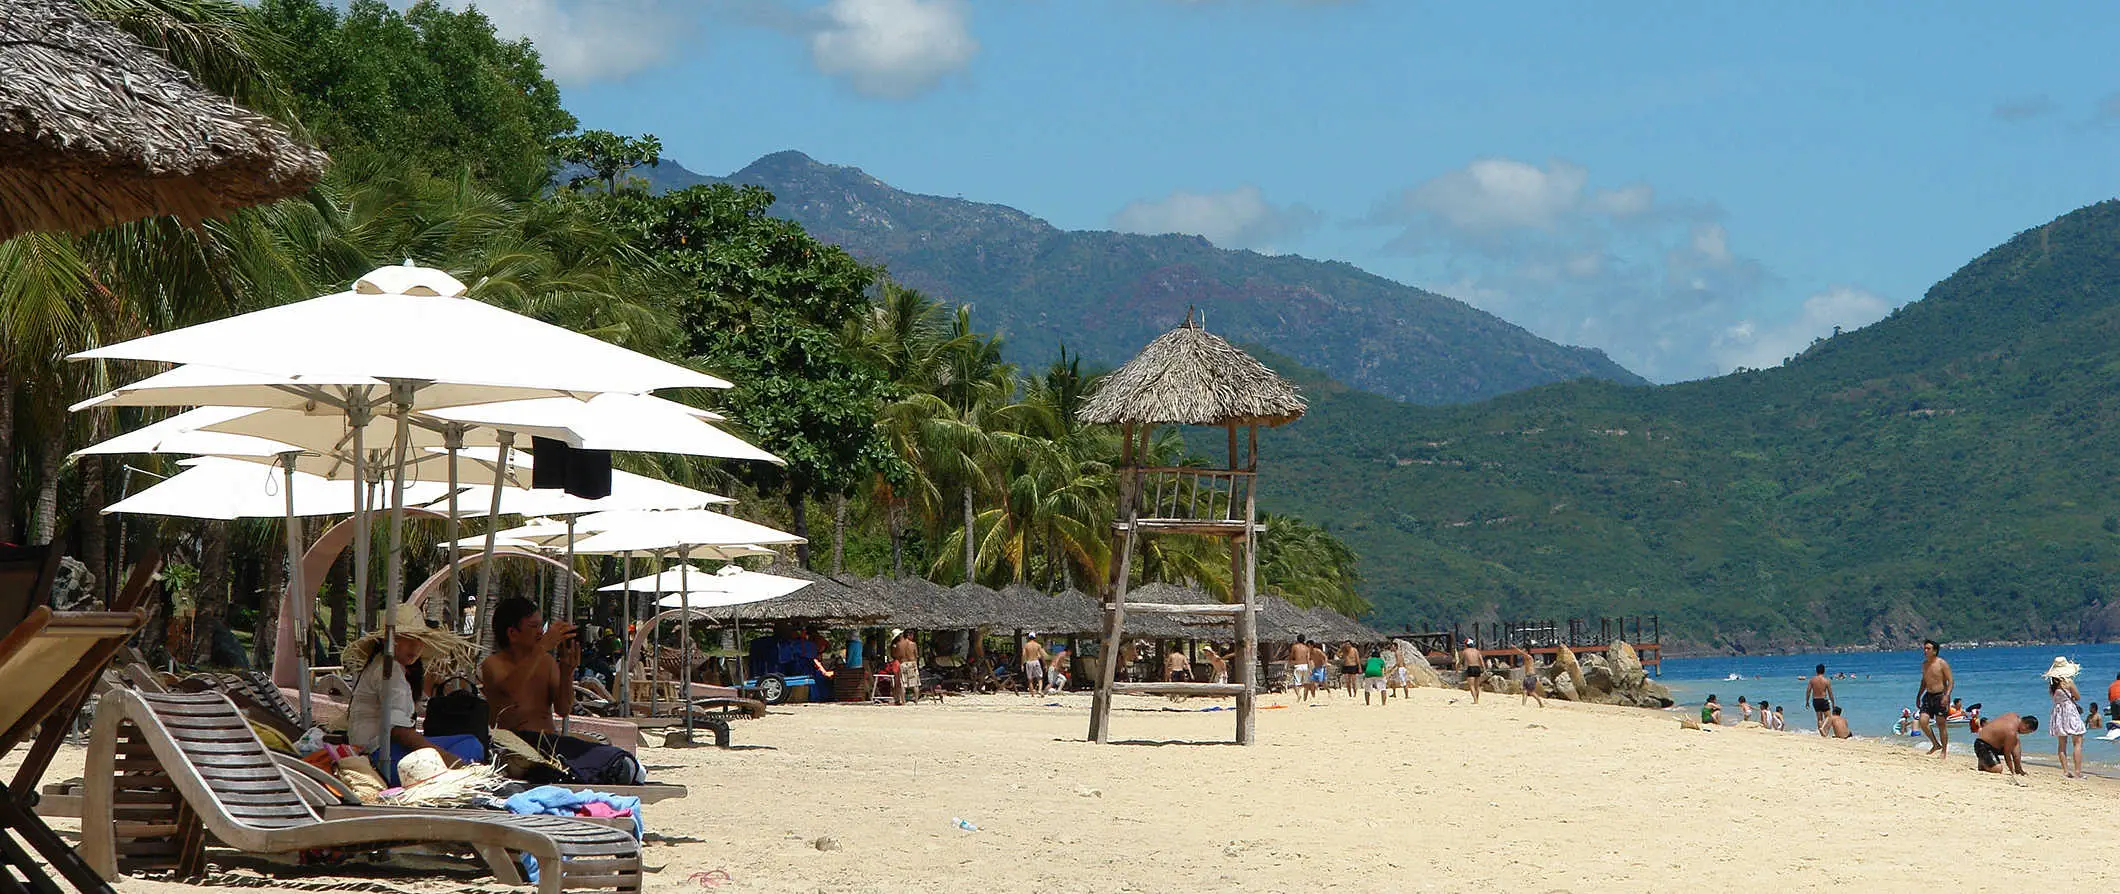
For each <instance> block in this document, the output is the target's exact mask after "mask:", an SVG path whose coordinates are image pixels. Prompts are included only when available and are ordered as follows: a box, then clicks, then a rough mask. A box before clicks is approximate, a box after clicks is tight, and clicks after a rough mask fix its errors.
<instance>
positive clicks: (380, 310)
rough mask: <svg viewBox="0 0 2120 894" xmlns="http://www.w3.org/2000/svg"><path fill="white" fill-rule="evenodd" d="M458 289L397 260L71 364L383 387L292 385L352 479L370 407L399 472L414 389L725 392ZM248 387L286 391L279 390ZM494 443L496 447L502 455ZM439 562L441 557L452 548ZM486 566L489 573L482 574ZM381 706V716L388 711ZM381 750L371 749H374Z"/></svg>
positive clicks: (397, 572) (396, 569)
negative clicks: (347, 438)
mask: <svg viewBox="0 0 2120 894" xmlns="http://www.w3.org/2000/svg"><path fill="white" fill-rule="evenodd" d="M468 291H469V290H468V289H467V288H466V287H465V286H464V284H463V283H461V282H459V281H457V280H456V279H455V278H454V277H452V276H450V275H448V274H447V273H444V272H442V271H440V270H434V269H430V268H425V267H418V266H414V265H413V264H411V263H410V262H408V263H406V264H405V265H404V266H402V267H384V268H380V269H377V270H374V271H371V272H370V273H369V274H367V275H366V276H363V277H361V278H360V279H359V280H357V281H356V282H355V283H354V286H353V288H352V289H350V290H348V291H346V292H341V293H338V294H334V295H326V296H324V297H321V298H314V299H310V300H308V301H302V302H296V303H294V304H287V305H281V306H278V307H271V308H266V309H263V310H258V311H253V312H251V313H246V314H242V315H239V316H235V317H229V318H227V319H223V320H217V321H214V322H211V323H203V324H200V325H197V326H190V327H186V328H183V329H177V330H174V331H170V332H163V333H159V334H156V335H150V336H147V337H144V338H138V339H133V340H131V341H127V342H121V343H119V344H115V345H110V346H107V347H102V348H97V349H95V350H91V351H85V352H82V353H80V354H76V355H74V357H75V358H76V359H114V360H146V361H160V362H167V363H200V364H209V365H222V366H224V367H225V368H229V369H236V370H242V371H247V372H253V373H262V374H265V375H269V376H286V377H290V378H303V377H306V378H309V379H339V378H349V377H366V378H371V379H374V380H378V381H381V382H385V383H387V393H384V391H385V389H380V388H378V387H376V386H373V385H357V386H345V387H341V388H331V387H307V386H296V388H297V390H299V391H301V392H302V393H305V394H307V395H308V396H310V397H313V398H315V399H316V400H317V402H318V403H319V404H320V405H321V406H329V407H335V408H337V409H338V410H340V411H341V412H344V413H345V414H347V415H348V416H349V417H350V418H351V421H352V425H353V426H354V429H353V430H354V432H355V433H356V434H355V438H354V443H353V445H352V448H353V452H354V463H355V464H356V469H355V477H356V478H365V477H366V476H365V474H363V470H361V469H360V468H358V466H359V465H361V464H363V463H365V461H366V457H365V456H364V455H363V454H364V452H365V444H364V443H363V441H364V439H363V437H362V434H361V433H363V432H364V431H365V427H366V426H367V425H368V423H369V421H370V418H371V416H372V415H373V414H374V413H375V412H376V411H377V410H378V409H383V410H385V411H386V415H394V416H395V417H396V418H397V426H396V436H395V438H394V439H393V449H392V453H393V455H394V456H395V457H397V465H396V466H395V469H396V470H397V471H398V472H399V474H402V470H403V469H404V468H405V465H404V461H405V457H406V456H407V454H408V453H409V450H410V447H409V445H408V444H407V441H408V439H409V434H410V432H409V428H410V425H411V420H410V418H409V417H410V415H411V411H413V410H416V409H423V408H426V407H431V406H434V405H435V404H436V403H439V401H434V400H429V401H427V402H426V403H424V404H423V403H422V402H421V400H420V396H421V394H422V392H434V390H435V389H436V388H437V387H438V386H443V385H448V386H485V387H488V388H491V389H493V391H494V392H495V394H496V395H497V396H492V397H489V398H487V399H488V400H489V401H491V400H509V399H519V398H526V397H542V396H552V395H553V394H554V393H558V394H566V395H573V396H585V395H587V394H592V393H601V392H605V391H623V392H632V393H647V392H650V391H653V390H655V389H658V388H687V387H690V388H725V387H728V384H729V383H727V382H725V381H723V380H721V379H717V378H715V377H713V376H710V375H707V374H705V373H700V372H696V371H693V370H689V369H685V368H684V367H681V366H677V365H675V364H672V363H668V362H665V361H662V360H658V359H656V358H653V357H649V356H647V355H644V354H639V353H636V352H633V351H629V350H626V349H624V348H621V347H619V346H617V345H613V344H610V343H608V342H604V341H601V340H598V339H596V338H593V337H590V336H587V335H583V334H581V333H578V332H573V331H570V330H567V329H564V328H561V327H558V326H554V325H551V324H549V323H545V322H542V321H539V320H535V319H532V318H529V317H525V316H522V315H519V314H515V313H511V312H509V311H507V310H504V309H502V308H499V307H495V306H492V305H488V304H485V303H482V302H479V301H475V300H471V299H468V298H466V297H465V296H466V293H467V292H468ZM259 387H261V390H262V389H268V388H270V389H277V390H281V391H285V390H286V386H282V385H273V386H259ZM537 392H543V393H537ZM221 403H225V404H238V403H243V401H221ZM449 446H451V447H452V448H453V447H455V446H456V445H455V444H451V445H449ZM506 447H507V442H506V441H503V446H502V449H503V451H505V450H506ZM506 466H507V464H506V463H505V462H502V463H500V464H499V465H498V466H497V468H498V469H499V470H500V471H501V472H505V470H506ZM403 483H404V482H403V480H402V478H398V480H397V481H396V485H397V486H395V487H394V488H393V489H392V493H393V501H392V504H391V513H390V515H391V519H390V521H391V524H390V550H389V557H390V558H389V561H388V563H387V564H386V566H385V568H386V575H385V576H386V580H387V584H386V588H385V600H384V602H385V606H384V607H385V608H386V611H384V612H383V614H382V617H383V619H384V622H383V630H384V648H385V649H386V650H387V649H388V648H389V647H390V640H391V638H392V636H393V634H394V632H395V631H394V629H393V624H394V622H393V620H392V619H393V617H394V615H395V612H393V611H390V610H387V609H391V608H394V607H395V605H396V603H397V601H398V599H399V598H400V597H401V591H402V590H403V571H404V567H403V564H402V562H401V561H400V560H401V552H402V542H403V528H404V502H403V496H404V493H405V490H404V487H403ZM363 508H364V509H365V508H366V507H365V506H364V507H363ZM454 523H455V522H454V517H453V516H452V518H451V524H452V525H453V524H454ZM366 533H367V526H366V525H362V526H360V529H359V534H358V535H357V537H356V540H355V543H356V547H357V548H356V552H357V553H359V554H360V555H359V559H360V560H361V562H362V564H360V565H359V566H357V568H358V569H359V570H360V571H361V572H362V573H361V575H360V576H361V577H362V578H363V579H364V581H363V582H364V583H365V576H366V575H365V571H366V563H365V560H366V558H367V537H366ZM452 539H453V538H452ZM450 555H451V557H452V560H453V558H454V556H455V553H454V552H451V553H450ZM486 570H487V572H488V574H489V575H490V567H489V568H488V569H486ZM489 579H490V577H489ZM363 590H364V593H365V587H363ZM363 604H364V606H365V605H366V600H365V599H364V600H363ZM480 605H481V606H484V605H485V602H484V601H483V600H482V601H481V602H480ZM482 610H483V609H482ZM386 667H387V664H386ZM384 708H385V713H388V711H387V708H388V706H387V705H385V706H384ZM385 744H386V743H384V742H380V741H379V742H377V743H376V745H377V747H378V748H379V749H380V748H381V746H383V745H385Z"/></svg>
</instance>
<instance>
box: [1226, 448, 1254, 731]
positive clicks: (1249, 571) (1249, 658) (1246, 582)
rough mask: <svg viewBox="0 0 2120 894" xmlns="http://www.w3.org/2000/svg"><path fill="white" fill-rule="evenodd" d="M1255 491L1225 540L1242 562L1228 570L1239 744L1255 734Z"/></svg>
mask: <svg viewBox="0 0 2120 894" xmlns="http://www.w3.org/2000/svg"><path fill="white" fill-rule="evenodd" d="M1253 429H1254V430H1255V431H1256V429H1257V426H1253ZM1257 490H1258V489H1257V488H1256V487H1254V488H1250V489H1249V490H1247V491H1246V493H1245V496H1244V533H1242V534H1239V535H1238V536H1237V537H1236V538H1235V539H1232V540H1231V541H1230V542H1229V548H1230V552H1231V553H1232V558H1231V563H1232V564H1233V565H1234V564H1236V559H1235V555H1236V554H1239V553H1241V554H1242V556H1243V563H1242V565H1241V566H1240V567H1241V571H1242V573H1241V574H1239V573H1236V572H1237V571H1239V570H1240V569H1239V568H1232V569H1230V570H1231V574H1230V578H1229V581H1230V586H1231V588H1237V587H1238V586H1240V585H1241V587H1242V591H1241V592H1240V593H1239V594H1238V596H1239V598H1240V599H1241V600H1242V601H1243V604H1244V613H1243V614H1241V615H1238V616H1237V668H1238V671H1237V673H1238V677H1237V679H1236V680H1234V681H1233V682H1235V683H1237V684H1239V685H1241V686H1243V687H1244V691H1243V692H1242V693H1241V694H1239V695H1238V696H1237V744H1239V745H1250V744H1252V742H1253V741H1255V740H1256V738H1257V736H1258V727H1257V722H1256V721H1257V714H1258V700H1259V684H1258V673H1257V670H1256V668H1257V667H1258V664H1259V600H1258V595H1257V592H1258V580H1257V577H1258V572H1259V551H1258V548H1257V547H1258V538H1257V536H1256V535H1257V533H1258V532H1257V531H1256V530H1254V526H1255V525H1256V523H1257V519H1258V511H1257V506H1256V504H1255V503H1254V502H1253V500H1252V494H1253V493H1255V492H1256V491H1257Z"/></svg>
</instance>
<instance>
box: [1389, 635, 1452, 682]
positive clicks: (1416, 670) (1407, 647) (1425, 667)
mask: <svg viewBox="0 0 2120 894" xmlns="http://www.w3.org/2000/svg"><path fill="white" fill-rule="evenodd" d="M1391 648H1392V650H1393V651H1395V652H1397V653H1398V657H1399V660H1400V661H1403V662H1405V663H1406V681H1407V682H1408V683H1410V684H1412V685H1414V686H1422V687H1427V688H1429V689H1441V688H1443V686H1444V685H1445V684H1444V683H1443V675H1442V674H1439V673H1436V672H1435V668H1434V667H1433V666H1431V665H1430V664H1429V663H1428V656H1426V655H1423V654H1421V650H1419V649H1416V648H1414V647H1413V644H1412V643H1409V642H1407V641H1405V640H1402V639H1397V640H1392V641H1391Z"/></svg>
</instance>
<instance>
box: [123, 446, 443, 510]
mask: <svg viewBox="0 0 2120 894" xmlns="http://www.w3.org/2000/svg"><path fill="white" fill-rule="evenodd" d="M415 489H416V491H417V494H416V495H417V496H420V497H426V498H428V499H439V498H440V497H441V488H440V487H439V486H437V485H431V484H421V485H415ZM353 491H354V483H353V482H351V481H331V480H328V479H325V478H319V477H317V476H315V475H311V474H309V473H307V472H296V473H295V474H294V487H293V488H292V490H290V489H289V488H288V486H287V478H286V474H285V472H284V471H283V470H280V469H275V468H273V467H271V466H266V465H260V464H258V463H252V462H242V461H239V460H233V459H225V458H221V457H211V456H209V457H200V458H198V459H194V460H188V461H186V463H185V465H184V469H183V471H180V472H178V473H177V474H175V475H171V476H170V477H169V478H167V479H165V480H163V481H159V482H156V483H155V484H154V485H153V486H151V487H148V488H145V489H143V490H141V491H140V492H139V493H136V494H133V495H132V496H129V497H126V498H125V499H123V500H119V501H118V502H116V503H112V504H110V505H109V506H105V507H103V512H104V514H106V515H111V514H130V515H161V516H172V517H178V518H205V519H224V520H225V519H237V518H285V517H288V516H290V515H292V516H293V517H296V518H308V517H312V516H319V515H348V514H351V513H352V512H353V504H354V493H353ZM290 493H292V494H293V496H294V500H293V504H294V505H293V511H292V512H291V513H290V512H289V510H288V505H287V502H288V501H287V497H288V494H290Z"/></svg>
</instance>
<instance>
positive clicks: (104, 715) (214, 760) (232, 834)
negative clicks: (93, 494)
mask: <svg viewBox="0 0 2120 894" xmlns="http://www.w3.org/2000/svg"><path fill="white" fill-rule="evenodd" d="M84 775H85V777H86V794H85V797H84V798H83V803H82V805H81V807H82V817H81V830H82V844H81V847H82V852H83V854H84V856H85V857H86V858H87V860H88V864H89V865H90V866H92V867H94V869H95V871H96V872H97V873H100V874H101V875H102V876H103V877H104V878H106V879H115V878H117V876H118V869H119V867H118V855H119V851H120V849H121V848H124V849H125V850H126V852H127V853H128V855H130V854H132V853H135V852H139V851H143V850H144V851H145V852H147V853H155V852H158V851H159V852H167V851H172V850H173V851H174V852H175V854H176V857H177V870H178V874H179V875H188V876H196V875H201V874H203V872H204V857H203V844H204V837H205V836H206V835H208V834H210V835H212V836H213V837H214V838H216V839H218V840H219V841H221V842H222V843H224V844H226V845H228V846H229V847H233V848H235V849H237V850H242V851H248V852H252V853H289V852H295V851H304V850H311V849H315V848H342V847H372V846H380V845H386V844H397V843H411V842H428V843H438V842H461V843H463V844H467V845H469V846H470V847H471V848H472V849H473V850H475V851H477V852H478V853H479V855H480V856H481V857H483V858H485V860H486V863H487V864H488V865H489V866H492V867H494V870H495V872H496V873H500V872H503V871H507V872H509V874H510V875H512V874H513V873H512V867H513V866H514V865H516V864H515V860H514V859H513V858H514V857H515V855H517V854H528V855H530V856H533V857H536V858H537V863H538V868H539V879H538V890H539V891H540V892H541V894H558V892H560V891H561V890H563V889H582V888H615V889H618V890H620V891H628V892H638V891H639V890H640V888H641V875H640V844H639V842H637V841H635V840H633V836H632V835H630V834H627V833H624V832H620V831H617V830H615V829H609V828H605V827H603V826H598V825H594V824H590V823H584V822H579V821H576V820H571V819H565V818H561V817H553V816H512V815H495V816H493V817H492V818H484V817H480V818H470V817H465V816H455V815H448V816H444V815H435V814H424V813H423V814H403V813H395V814H390V815H382V816H363V817H358V818H352V819H332V820H326V819H323V818H321V817H319V816H318V815H317V812H316V810H315V809H314V808H312V807H311V806H310V805H309V802H308V801H307V800H305V799H304V798H303V796H302V793H301V792H300V791H299V790H297V789H296V788H295V786H294V784H293V783H291V782H290V781H289V780H288V777H287V775H286V774H285V773H284V772H283V771H282V769H281V767H280V765H279V763H278V762H276V761H275V760H274V758H273V756H272V754H271V753H270V752H269V751H267V750H266V748H265V746H264V744H263V743H261V742H259V741H258V737H257V734H256V733H254V732H252V731H251V729H250V726H249V724H248V723H246V722H245V721H244V719H243V715H242V713H241V712H239V711H238V710H237V709H236V706H235V703H234V702H231V701H229V700H228V698H227V697H226V696H224V695H222V694H220V693H218V692H201V693H163V694H157V693H142V692H134V691H131V690H126V689H115V690H112V691H110V692H109V693H107V694H106V695H105V696H104V698H103V701H102V703H101V704H100V705H98V707H97V711H96V732H95V737H94V738H93V739H92V740H91V741H90V744H89V750H88V765H87V769H86V772H85V774H84ZM171 790H174V792H175V793H176V794H177V795H178V796H179V798H180V803H179V804H178V808H177V816H176V817H174V822H170V821H168V820H170V819H171V818H170V817H167V816H166V815H156V816H150V817H146V818H145V820H146V821H144V822H143V821H140V819H138V818H135V817H132V816H128V813H129V812H130V811H131V809H132V806H133V805H146V806H150V807H156V808H159V807H161V806H162V804H163V803H164V802H165V799H166V798H167V796H168V793H169V792H170V791H171ZM143 846H144V847H143ZM499 879H500V881H502V882H504V883H510V884H521V883H522V880H521V878H520V877H514V878H510V877H506V876H499Z"/></svg>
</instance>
